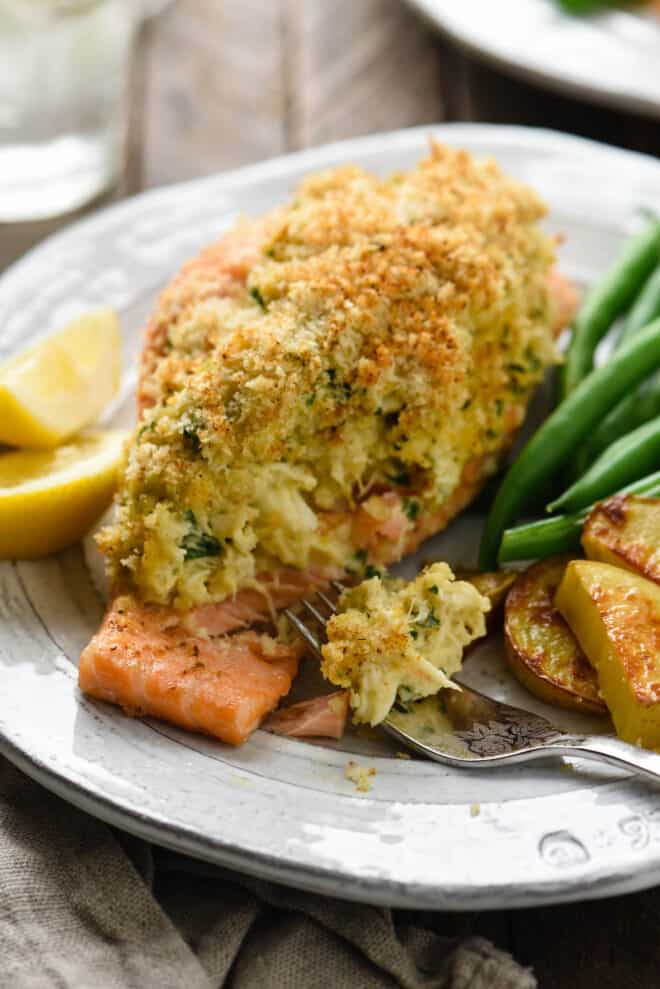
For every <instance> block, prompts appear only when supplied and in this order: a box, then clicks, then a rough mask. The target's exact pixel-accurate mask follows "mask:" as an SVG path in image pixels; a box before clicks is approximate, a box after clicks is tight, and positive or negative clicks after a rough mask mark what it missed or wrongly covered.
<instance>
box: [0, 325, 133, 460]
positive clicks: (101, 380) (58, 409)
mask: <svg viewBox="0 0 660 989" xmlns="http://www.w3.org/2000/svg"><path fill="white" fill-rule="evenodd" d="M120 374H121V335H120V331H119V322H118V320H117V316H116V315H115V313H114V312H113V311H112V309H98V310H96V311H94V312H90V313H87V314H86V315H85V316H81V317H80V318H79V319H74V320H73V321H72V322H70V323H68V324H67V325H66V326H64V327H63V328H62V329H61V330H58V331H57V332H56V333H53V334H52V335H51V336H49V337H46V339H44V340H41V341H39V342H38V343H36V344H34V346H32V347H28V348H27V349H26V350H23V351H22V352H21V353H19V354H16V355H15V356H13V357H10V358H9V360H8V361H6V362H5V363H4V364H0V443H8V444H9V445H10V446H19V447H36V448H39V449H50V448H52V447H55V446H57V445H58V444H59V443H61V442H62V440H64V439H67V437H69V436H73V434H74V433H77V432H78V431H79V430H80V429H82V428H83V426H86V425H87V424H88V423H90V422H93V421H94V419H96V418H97V416H98V415H99V413H100V412H101V411H102V410H103V408H104V407H105V406H106V405H107V404H108V402H109V401H110V400H111V399H112V398H113V397H114V396H115V395H116V393H117V389H118V388H119V378H120Z"/></svg>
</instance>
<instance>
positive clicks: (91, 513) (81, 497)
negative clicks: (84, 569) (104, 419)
mask: <svg viewBox="0 0 660 989" xmlns="http://www.w3.org/2000/svg"><path fill="white" fill-rule="evenodd" d="M127 436H128V433H126V432H125V431H124V430H107V431H101V430H99V431H93V432H92V431H90V432H88V433H83V434H82V435H80V436H77V437H76V438H75V439H74V440H72V441H71V442H70V443H66V444H65V445H64V446H60V447H58V448H57V449H56V450H13V451H11V452H10V453H3V454H0V558H2V559H19V560H27V559H33V558H34V557H38V556H46V555H47V554H48V553H55V552H57V551H58V550H60V549H64V547H65V546H70V545H71V544H72V543H75V542H77V541H78V540H79V539H81V538H82V536H84V534H85V533H86V532H87V530H88V529H89V528H90V526H91V525H92V524H93V523H94V522H95V521H96V519H97V518H99V516H100V515H101V514H102V512H103V511H104V510H105V509H106V508H107V506H108V504H109V502H110V499H111V498H112V494H113V492H114V489H115V484H116V479H117V468H118V467H119V464H120V463H121V459H122V453H123V449H124V443H125V441H126V438H127Z"/></svg>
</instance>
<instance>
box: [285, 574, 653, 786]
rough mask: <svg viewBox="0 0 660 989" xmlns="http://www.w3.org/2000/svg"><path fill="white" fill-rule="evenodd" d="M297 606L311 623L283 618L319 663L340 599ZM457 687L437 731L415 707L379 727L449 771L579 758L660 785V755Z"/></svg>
mask: <svg viewBox="0 0 660 989" xmlns="http://www.w3.org/2000/svg"><path fill="white" fill-rule="evenodd" d="M331 584H332V589H333V590H334V592H335V593H336V594H337V595H339V594H340V593H341V592H342V591H343V590H345V588H344V585H343V584H341V583H340V582H339V581H332V582H331ZM299 604H300V606H301V608H302V611H303V612H304V613H305V615H306V616H307V621H303V619H302V618H301V616H300V615H298V614H296V613H295V612H294V611H292V610H291V609H290V608H287V609H286V610H285V611H284V614H285V615H286V617H287V618H288V620H289V622H290V623H291V625H292V626H293V627H294V628H295V630H296V631H297V632H298V633H299V635H301V636H302V638H303V639H304V640H305V642H306V643H307V645H308V646H309V647H310V648H311V649H312V651H313V652H314V653H315V654H316V655H317V656H318V657H319V658H320V657H321V645H322V636H323V635H324V633H325V625H326V622H327V620H328V619H329V618H330V616H331V615H333V614H335V613H336V610H337V606H336V605H337V603H336V599H334V598H333V597H330V596H329V595H328V594H326V593H325V592H324V591H317V592H316V594H315V597H314V601H310V600H308V599H307V598H303V599H302V600H301V601H300V602H299ZM310 622H311V623H313V624H314V625H316V626H317V628H318V632H316V631H314V628H313V627H310ZM456 682H457V683H458V685H459V686H460V690H450V689H447V690H442V691H440V693H439V694H438V695H437V704H438V709H439V717H438V719H437V720H438V721H439V723H440V725H441V726H440V728H439V729H437V730H435V731H428V730H427V727H426V726H425V729H424V731H423V732H421V733H420V730H419V725H418V724H416V723H415V719H414V708H415V705H414V704H412V705H408V706H407V708H406V709H401V710H397V709H393V710H392V711H391V712H390V714H389V716H388V717H387V718H386V719H385V721H383V722H382V724H381V727H382V728H383V729H384V730H385V731H386V732H388V734H390V735H393V736H394V738H396V739H397V741H399V742H401V743H402V744H403V745H405V746H406V747H407V748H409V749H413V750H414V751H415V752H419V753H421V754H422V755H425V756H427V757H428V758H429V759H434V760H435V761H436V762H442V763H444V764H446V765H448V766H457V767H460V768H466V769H470V768H478V769H480V768H482V767H485V766H499V765H502V764H504V763H510V764H511V763H516V762H529V761H531V760H533V759H542V758H547V757H548V756H553V755H554V756H569V757H570V756H572V757H576V756H577V757H579V758H583V759H592V760H594V761H596V762H600V763H607V764H608V765H610V766H616V768H617V769H625V770H628V771H630V772H633V773H637V774H639V775H640V776H643V777H645V778H646V779H648V780H653V781H654V782H656V783H658V782H660V755H659V754H656V753H654V752H649V751H648V750H646V749H641V748H638V747H637V746H635V745H628V743H627V742H622V741H621V740H620V739H618V738H615V737H614V736H611V735H602V736H601V735H579V734H569V733H567V732H562V731H560V730H559V729H558V728H555V726H554V725H553V724H551V723H550V722H549V721H547V720H546V719H545V718H542V717H540V716H539V715H538V714H532V712H531V711H523V710H522V708H519V707H512V706H511V705H509V704H501V703H500V702H499V701H495V700H493V699H492V698H491V697H487V696H486V695H485V694H481V693H479V691H477V690H473V689H472V688H471V687H467V686H466V685H465V684H464V683H461V682H460V681H456Z"/></svg>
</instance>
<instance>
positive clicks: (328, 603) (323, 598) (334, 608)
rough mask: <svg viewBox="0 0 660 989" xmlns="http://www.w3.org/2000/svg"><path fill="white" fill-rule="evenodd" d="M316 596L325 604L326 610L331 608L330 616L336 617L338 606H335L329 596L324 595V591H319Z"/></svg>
mask: <svg viewBox="0 0 660 989" xmlns="http://www.w3.org/2000/svg"><path fill="white" fill-rule="evenodd" d="M316 596H317V598H319V599H320V600H321V601H322V602H323V604H324V605H325V606H326V608H329V610H330V614H331V615H334V614H335V612H336V611H337V605H336V604H335V602H334V601H331V600H330V598H329V597H328V595H327V594H324V593H323V591H317V592H316Z"/></svg>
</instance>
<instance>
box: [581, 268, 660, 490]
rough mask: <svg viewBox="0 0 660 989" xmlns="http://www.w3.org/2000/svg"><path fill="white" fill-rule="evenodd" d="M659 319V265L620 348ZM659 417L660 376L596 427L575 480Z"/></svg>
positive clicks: (629, 320)
mask: <svg viewBox="0 0 660 989" xmlns="http://www.w3.org/2000/svg"><path fill="white" fill-rule="evenodd" d="M658 316H660V265H658V267H657V268H656V269H655V271H654V272H653V274H652V275H651V277H650V278H649V279H648V280H647V281H646V283H645V285H644V288H643V289H642V291H641V292H640V294H639V296H638V299H637V302H636V303H635V304H634V305H633V307H632V309H631V310H630V313H629V314H628V318H627V319H626V322H625V325H624V327H623V330H622V332H621V336H620V337H619V340H618V342H617V347H620V346H621V345H622V344H624V343H627V342H628V341H629V340H630V338H631V337H633V336H634V335H635V333H637V331H638V330H641V329H642V328H643V327H644V326H646V325H647V324H648V323H650V322H651V320H652V319H656V317H658ZM657 415H660V376H658V375H656V376H655V378H653V379H652V380H651V381H649V382H647V383H646V384H645V385H643V386H642V387H641V388H640V389H638V390H637V391H634V392H632V394H630V395H626V397H625V398H624V399H622V400H621V401H620V402H619V403H618V405H615V407H614V408H613V409H612V411H611V412H610V413H609V414H608V415H607V416H605V418H604V419H603V421H602V422H601V423H600V424H599V425H598V426H596V428H595V429H594V431H593V433H592V434H591V436H590V437H589V438H588V439H587V440H586V442H585V443H584V445H583V446H582V447H581V448H580V450H579V451H578V453H577V454H576V456H575V458H574V466H575V471H574V476H575V477H580V475H582V474H583V473H584V472H585V470H586V469H587V468H588V466H589V465H590V464H592V463H593V462H594V460H595V459H596V457H597V456H598V455H599V454H600V453H602V452H603V450H606V449H607V447H608V446H610V444H612V443H613V442H614V441H615V440H618V439H619V437H620V436H625V434H626V433H630V432H631V431H632V430H633V429H636V428H637V427H638V426H641V425H642V423H644V422H648V420H649V419H652V418H653V417H654V416H657Z"/></svg>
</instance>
